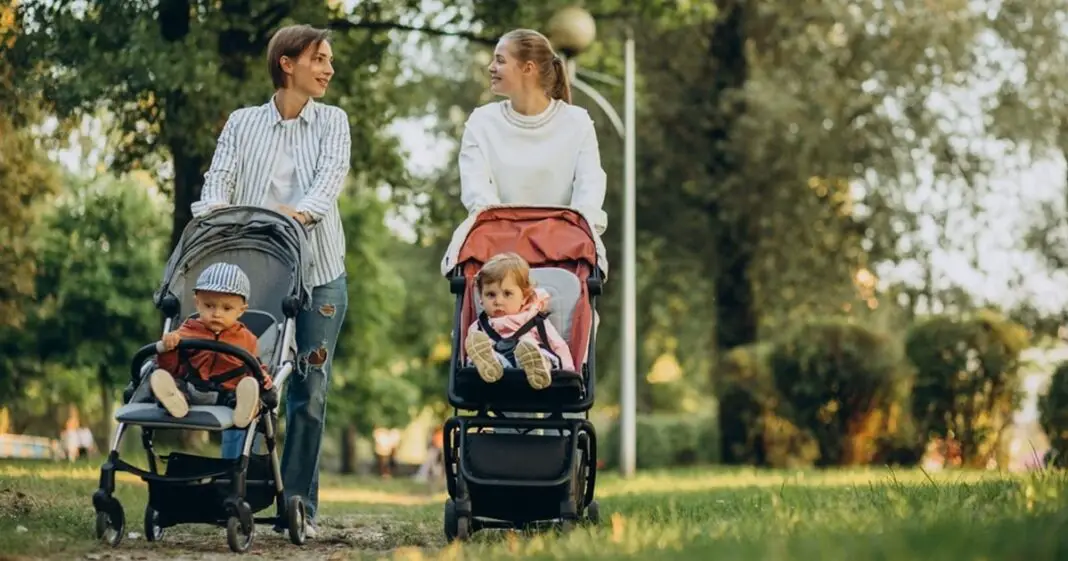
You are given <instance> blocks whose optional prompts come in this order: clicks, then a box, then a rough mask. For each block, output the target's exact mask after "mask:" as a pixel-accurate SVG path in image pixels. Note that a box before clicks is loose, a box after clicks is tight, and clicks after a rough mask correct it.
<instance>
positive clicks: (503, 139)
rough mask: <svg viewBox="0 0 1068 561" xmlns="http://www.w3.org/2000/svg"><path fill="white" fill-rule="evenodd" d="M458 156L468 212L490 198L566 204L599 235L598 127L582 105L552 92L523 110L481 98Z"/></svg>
mask: <svg viewBox="0 0 1068 561" xmlns="http://www.w3.org/2000/svg"><path fill="white" fill-rule="evenodd" d="M459 159H460V199H461V201H462V202H463V204H464V207H466V208H467V211H468V212H475V211H476V210H478V209H480V208H482V207H485V206H488V205H494V204H530V205H556V206H570V207H572V208H574V209H576V210H578V211H580V212H582V214H583V215H585V216H586V219H587V220H588V221H589V222H590V226H591V227H593V229H594V231H596V233H597V234H598V235H600V234H602V233H604V231H605V229H606V227H607V225H608V216H607V215H606V214H605V212H604V209H603V208H602V207H603V206H604V197H605V188H606V181H607V179H606V176H605V173H604V169H602V168H601V155H600V152H599V151H598V147H597V132H596V131H595V130H594V128H593V120H591V119H590V115H589V113H588V112H587V111H586V110H585V109H583V108H581V107H577V106H575V105H571V104H569V103H566V102H563V101H560V100H557V99H554V100H552V101H551V102H550V103H549V107H548V108H546V109H545V111H543V112H541V113H540V114H538V115H529V116H528V115H522V114H520V113H517V112H516V111H515V110H514V109H513V108H512V103H511V101H507V100H506V101H501V102H496V103H488V104H486V105H483V106H481V107H479V108H477V109H475V110H474V111H473V112H471V116H470V117H468V119H467V123H466V125H465V127H464V134H463V138H462V140H461V142H460V157H459Z"/></svg>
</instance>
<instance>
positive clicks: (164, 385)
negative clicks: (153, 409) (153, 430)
mask: <svg viewBox="0 0 1068 561" xmlns="http://www.w3.org/2000/svg"><path fill="white" fill-rule="evenodd" d="M148 384H149V387H150V388H151V389H152V395H153V397H155V398H156V400H157V401H159V403H160V405H162V406H163V408H164V409H166V410H167V413H169V414H170V416H171V417H174V418H176V419H180V418H182V417H185V416H186V414H188V413H189V402H188V401H187V400H186V397H185V393H183V392H182V390H180V389H179V388H178V382H177V381H176V380H175V379H174V376H171V373H170V372H167V371H166V370H163V369H159V370H156V371H155V372H153V373H152V375H151V376H150V377H149V378H148Z"/></svg>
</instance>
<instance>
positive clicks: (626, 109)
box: [549, 7, 638, 477]
mask: <svg viewBox="0 0 1068 561" xmlns="http://www.w3.org/2000/svg"><path fill="white" fill-rule="evenodd" d="M595 36H596V25H595V23H594V21H593V17H592V16H590V14H589V12H587V11H586V10H583V9H582V8H578V7H568V8H564V9H562V10H560V11H559V12H557V13H556V15H555V16H553V18H552V20H551V21H550V22H549V37H550V39H551V40H552V42H553V45H554V47H555V48H556V49H558V50H559V51H560V52H561V53H562V54H563V55H564V56H565V57H566V59H567V61H568V69H569V72H570V73H571V83H572V85H574V86H575V88H576V89H578V90H579V91H581V92H582V93H584V94H586V95H588V96H589V97H590V98H591V99H593V101H594V102H596V103H597V105H598V106H600V108H601V109H602V110H604V112H605V114H607V115H608V119H609V120H610V121H611V122H612V125H613V126H614V127H615V129H616V132H617V133H619V136H620V137H622V138H623V325H622V332H621V333H620V346H621V348H622V357H621V358H622V371H621V372H620V396H619V405H620V414H619V436H620V446H619V450H620V455H619V468H620V471H621V473H622V475H623V476H624V477H630V476H632V475H634V467H635V456H636V451H637V450H636V438H635V432H636V430H635V429H636V427H635V421H636V419H635V415H636V410H637V356H636V351H637V338H638V337H637V304H636V300H637V286H636V281H637V276H636V274H635V263H636V262H637V257H636V250H635V245H636V240H635V230H636V224H635V205H636V201H635V188H634V183H635V179H634V178H635V172H634V168H635V144H634V140H635V139H634V108H635V105H634V36H633V34H632V33H631V31H630V30H629V29H628V30H627V36H626V41H625V43H624V51H623V52H624V76H623V84H622V85H623V92H624V93H623V118H622V119H620V117H619V113H617V112H616V110H615V108H613V107H612V104H611V103H609V102H608V100H607V99H605V97H604V96H603V95H601V94H600V92H598V91H597V90H596V89H595V88H594V87H593V86H591V85H590V84H588V83H587V82H585V81H584V80H583V79H582V77H580V76H585V77H587V78H590V79H591V80H597V81H599V82H602V83H607V84H610V85H619V82H618V81H616V80H614V79H611V78H609V77H606V76H602V75H599V74H596V73H593V72H586V71H582V72H580V71H579V69H578V65H577V64H576V63H575V60H574V57H575V56H577V55H578V54H579V53H581V52H582V51H584V50H585V49H586V48H587V47H589V46H590V43H592V42H593V39H594V37H595Z"/></svg>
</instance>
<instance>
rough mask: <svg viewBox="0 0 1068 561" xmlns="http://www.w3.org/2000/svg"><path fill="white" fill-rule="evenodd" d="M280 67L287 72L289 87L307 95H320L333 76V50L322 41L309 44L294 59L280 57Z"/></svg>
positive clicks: (324, 91) (328, 44)
mask: <svg viewBox="0 0 1068 561" xmlns="http://www.w3.org/2000/svg"><path fill="white" fill-rule="evenodd" d="M281 62H282V69H283V70H284V71H285V72H286V73H287V74H289V89H291V90H295V91H296V92H298V93H301V94H303V95H306V96H308V97H313V98H317V97H322V96H323V95H325V94H326V88H327V86H329V85H330V79H331V78H333V76H334V64H333V62H334V51H333V50H332V49H331V48H330V43H328V42H327V41H322V42H320V43H319V44H318V45H316V44H314V43H313V44H312V45H309V46H308V48H307V49H304V52H303V53H301V54H300V56H299V57H297V58H296V59H291V58H289V57H282V61H281Z"/></svg>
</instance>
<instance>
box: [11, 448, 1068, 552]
mask: <svg viewBox="0 0 1068 561" xmlns="http://www.w3.org/2000/svg"><path fill="white" fill-rule="evenodd" d="M96 477H97V466H95V465H90V464H75V465H73V466H68V465H67V464H51V463H31V462H6V463H0V559H12V558H15V559H17V558H20V557H24V558H54V559H71V558H75V557H82V558H84V556H85V555H88V558H90V559H144V560H154V559H178V558H181V559H216V558H233V556H232V555H231V554H230V553H229V550H228V549H227V547H226V540H225V536H224V534H223V532H222V530H220V529H216V528H210V527H197V526H180V527H176V528H170V529H168V530H167V535H166V536H165V538H164V540H163V542H162V543H159V544H150V543H148V542H146V541H145V540H144V539H143V538H141V537H138V538H136V539H129V538H127V539H125V540H123V543H122V544H121V545H120V546H119V548H118V549H117V550H111V549H110V548H109V547H106V546H103V545H99V544H97V543H95V542H94V541H93V539H92V533H93V529H92V526H93V525H92V522H93V511H92V506H91V504H90V499H89V497H90V496H91V494H92V491H93V489H94V488H95V486H96ZM321 487H322V491H321V496H322V503H323V504H322V507H321V508H322V512H323V528H324V535H323V537H322V538H321V539H319V540H316V541H314V542H309V544H308V545H307V546H306V547H305V549H303V550H298V549H297V548H296V547H295V546H292V545H289V544H288V542H287V541H286V540H285V538H283V537H281V536H277V535H275V534H273V533H272V532H270V531H269V530H268V529H267V528H265V527H261V528H258V530H259V531H258V533H257V536H256V542H255V544H254V546H253V552H254V553H255V554H256V556H257V557H258V558H261V559H262V558H266V559H295V558H299V559H331V560H341V559H398V560H399V559H412V560H414V559H441V560H459V559H480V560H481V559H512V558H516V559H518V558H523V559H568V560H579V559H605V560H608V559H627V558H629V559H643V560H656V559H665V560H671V561H685V560H690V559H693V560H702V561H703V560H711V559H717V560H741V561H749V560H753V561H756V560H760V561H764V560H769V561H810V560H811V561H839V560H841V561H846V560H848V559H853V558H856V559H863V560H865V561H880V560H885V561H913V560H941V559H946V560H953V561H967V560H976V561H979V560H984V561H994V560H1020V561H1025V560H1027V561H1039V560H1055V559H1068V477H1066V476H1065V475H1063V474H1061V473H1052V472H1045V473H1040V474H1033V475H1021V476H1010V475H999V474H994V473H976V472H965V473H960V472H956V473H945V474H938V475H931V476H928V475H927V474H924V473H923V472H920V471H908V472H900V471H898V472H894V471H891V470H884V469H872V470H860V471H830V472H824V473H819V472H804V473H795V472H789V473H788V472H756V471H750V470H722V469H709V470H689V471H677V472H652V473H644V474H641V475H639V476H638V477H637V478H635V479H633V480H630V481H623V480H620V479H618V478H615V477H614V476H612V475H610V474H605V475H604V476H603V478H602V482H601V483H600V484H599V486H598V496H599V497H600V501H601V505H602V509H601V510H602V517H603V518H604V520H603V522H602V524H601V525H600V526H599V527H596V528H586V527H580V528H579V529H577V530H575V531H573V532H571V533H568V534H560V533H558V532H555V531H544V532H531V533H524V534H516V533H512V532H500V531H497V532H492V531H487V532H479V533H477V534H475V536H474V538H473V539H472V540H471V541H470V542H468V543H465V544H463V545H459V544H454V545H452V546H448V547H446V546H445V542H444V538H443V536H442V530H441V526H442V524H441V516H442V501H443V499H444V495H443V494H441V493H440V492H438V493H432V492H430V491H429V490H428V489H427V488H426V487H424V486H420V485H416V484H414V483H412V482H410V481H407V480H386V481H383V480H379V479H368V478H355V477H353V478H343V477H339V476H334V475H325V474H324V478H323V481H322V482H321ZM145 493H146V491H145V488H144V486H143V485H142V484H141V483H140V482H139V481H138V480H135V479H129V478H124V479H123V480H122V481H121V482H120V485H119V491H118V497H119V498H120V500H121V501H122V503H123V506H124V507H125V510H126V515H127V521H128V522H127V531H128V532H131V531H132V532H138V533H140V532H142V531H143V530H142V528H141V514H142V512H143V508H144V500H145ZM20 526H21V527H22V528H25V531H19V530H18V529H17V527H20ZM298 551H299V555H298ZM109 555H110V556H109Z"/></svg>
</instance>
